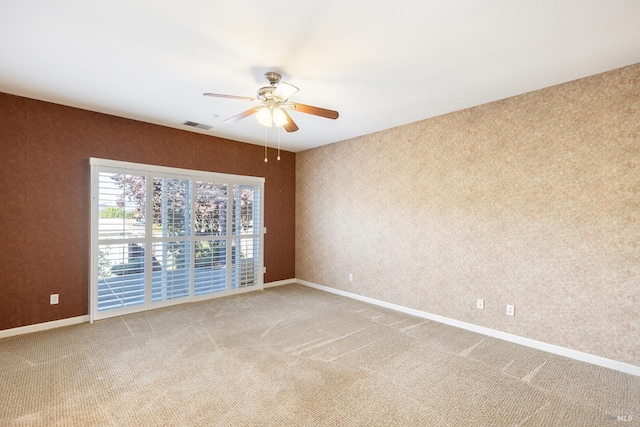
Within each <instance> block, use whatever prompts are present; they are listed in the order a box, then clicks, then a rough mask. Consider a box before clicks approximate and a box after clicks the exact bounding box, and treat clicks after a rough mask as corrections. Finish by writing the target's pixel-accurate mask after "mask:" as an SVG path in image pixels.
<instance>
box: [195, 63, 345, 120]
mask: <svg viewBox="0 0 640 427" xmlns="http://www.w3.org/2000/svg"><path fill="white" fill-rule="evenodd" d="M264 77H265V79H267V81H268V82H269V86H265V87H261V88H260V89H258V96H257V97H256V98H250V97H248V96H237V95H221V94H218V93H204V94H203V95H204V96H212V97H215V98H231V99H241V100H245V101H254V102H255V101H257V102H260V105H256V106H255V107H252V108H250V109H248V110H246V111H243V112H242V113H239V114H236V115H235V116H231V117H229V118H228V119H225V120H224V121H225V122H231V123H234V122H237V121H238V120H242V119H244V118H245V117H249V116H250V115H252V114H256V117H257V119H258V122H259V123H260V124H261V125H263V126H266V127H271V126H274V125H275V126H277V127H278V126H282V127H283V128H284V129H285V130H286V131H287V132H295V131H297V130H298V129H299V128H298V125H296V123H295V122H294V121H293V119H292V118H291V116H290V115H289V113H288V112H287V110H292V111H299V112H301V113H306V114H312V115H314V116H320V117H325V118H327V119H332V120H335V119H337V118H338V112H337V111H334V110H327V109H326V108H320V107H314V106H312V105H305V104H299V103H297V102H291V101H289V98H290V97H291V96H292V95H294V94H295V93H296V92H298V91H299V90H300V89H298V88H297V87H295V86H294V85H292V84H289V83H286V82H281V81H280V79H281V78H282V76H281V75H280V74H279V73H276V72H275V71H269V72H267V73H265V74H264Z"/></svg>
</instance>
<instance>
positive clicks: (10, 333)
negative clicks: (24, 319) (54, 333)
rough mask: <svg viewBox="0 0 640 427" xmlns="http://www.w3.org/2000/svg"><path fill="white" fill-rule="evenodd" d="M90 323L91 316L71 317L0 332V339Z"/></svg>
mask: <svg viewBox="0 0 640 427" xmlns="http://www.w3.org/2000/svg"><path fill="white" fill-rule="evenodd" d="M88 321H89V316H88V315H86V316H78V317H69V318H67V319H60V320H52V321H51V322H44V323H36V324H35V325H27V326H20V327H18V328H12V329H5V330H3V331H0V339H2V338H9V337H15V336H16V335H22V334H30V333H32V332H40V331H46V330H48V329H54V328H61V327H63V326H70V325H77V324H80V323H86V322H88Z"/></svg>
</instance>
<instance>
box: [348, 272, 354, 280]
mask: <svg viewBox="0 0 640 427" xmlns="http://www.w3.org/2000/svg"><path fill="white" fill-rule="evenodd" d="M349 281H350V282H353V273H349Z"/></svg>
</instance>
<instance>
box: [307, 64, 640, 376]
mask: <svg viewBox="0 0 640 427" xmlns="http://www.w3.org/2000/svg"><path fill="white" fill-rule="evenodd" d="M349 273H352V274H353V278H354V280H353V282H349V281H348V275H349ZM296 277H297V278H299V279H303V280H307V281H310V282H313V283H317V284H321V285H324V286H330V287H333V288H337V289H342V290H345V291H349V292H353V293H356V294H360V295H364V296H368V297H371V298H376V299H380V300H383V301H387V302H391V303H395V304H400V305H403V306H406V307H410V308H415V309H418V310H423V311H427V312H430V313H434V314H439V315H442V316H446V317H449V318H453V319H458V320H461V321H464V322H469V323H473V324H477V325H480V326H484V327H489V328H493V329H497V330H500V331H505V332H509V333H512V334H516V335H520V336H524V337H528V338H532V339H535V340H540V341H543V342H547V343H551V344H556V345H560V346H563V347H568V348H572V349H575V350H579V351H583V352H586V353H590V354H594V355H599V356H603V357H607V358H610V359H614V360H619V361H623V362H626V363H631V364H634V365H640V339H639V338H638V337H640V64H636V65H633V66H630V67H626V68H622V69H618V70H614V71H611V72H608V73H604V74H600V75H596V76H593V77H589V78H585V79H581V80H577V81H574V82H570V83H567V84H563V85H560V86H555V87H551V88H548V89H544V90H540V91H536V92H531V93H528V94H524V95H521V96H517V97H513V98H509V99H505V100H501V101H498V102H493V103H490V104H486V105H482V106H479V107H475V108H471V109H467V110H464V111H459V112H455V113H452V114H447V115H444V116H440V117H436V118H433V119H428V120H425V121H421V122H416V123H412V124H409V125H406V126H402V127H398V128H394V129H389V130H386V131H383V132H378V133H375V134H371V135H367V136H363V137H360V138H355V139H352V140H348V141H344V142H340V143H336V144H332V145H328V146H324V147H320V148H317V149H313V150H309V151H305V152H302V153H298V154H297V156H296ZM476 298H484V299H485V309H484V310H478V309H477V308H476V307H475V304H476ZM506 304H514V305H515V310H516V316H515V317H508V316H506V314H505V309H506Z"/></svg>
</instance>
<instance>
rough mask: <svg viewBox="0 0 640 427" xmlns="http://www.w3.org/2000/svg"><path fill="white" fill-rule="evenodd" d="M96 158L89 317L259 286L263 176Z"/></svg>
mask: <svg viewBox="0 0 640 427" xmlns="http://www.w3.org/2000/svg"><path fill="white" fill-rule="evenodd" d="M91 164H92V186H91V187H92V210H91V212H92V214H91V215H92V218H91V219H92V233H91V235H92V244H91V248H92V254H91V255H92V257H91V259H92V261H91V264H92V268H91V308H90V313H91V318H92V320H94V319H100V318H105V317H111V316H114V315H119V314H125V313H130V312H136V311H141V310H146V309H149V308H155V307H161V306H165V305H171V304H176V303H180V302H186V301H192V300H194V299H203V298H210V297H212V296H214V295H226V294H230V293H234V292H238V291H240V290H248V289H261V288H262V270H263V261H262V258H263V257H262V254H263V250H262V248H263V233H262V230H263V229H264V227H263V222H262V212H263V203H262V194H263V187H264V180H263V179H262V178H254V177H240V176H234V175H222V174H214V173H208V172H198V171H189V170H182V169H172V168H165V167H157V166H149V165H140V164H131V163H124V162H115V161H109V160H102V159H91Z"/></svg>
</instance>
